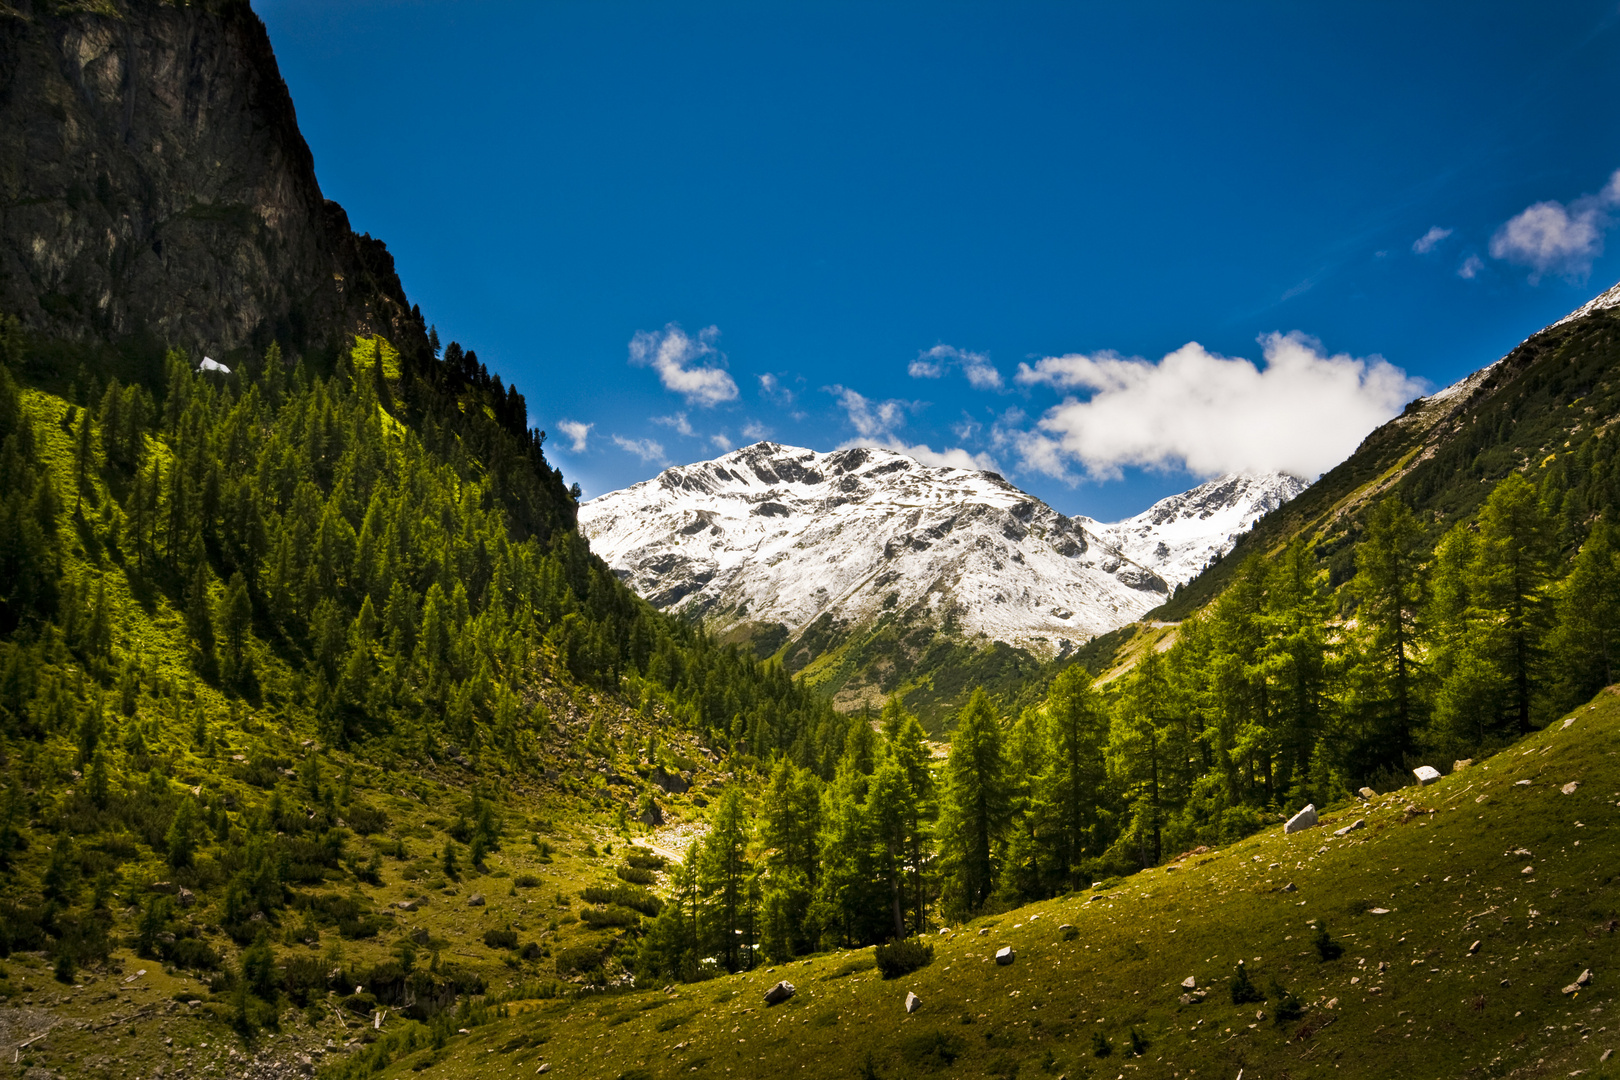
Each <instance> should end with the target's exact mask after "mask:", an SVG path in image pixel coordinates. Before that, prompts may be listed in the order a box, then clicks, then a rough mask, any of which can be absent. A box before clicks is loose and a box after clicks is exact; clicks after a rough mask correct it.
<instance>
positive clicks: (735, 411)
mask: <svg viewBox="0 0 1620 1080" xmlns="http://www.w3.org/2000/svg"><path fill="white" fill-rule="evenodd" d="M255 6H256V8H257V9H258V10H259V12H260V14H261V15H262V16H263V17H264V19H265V22H266V24H267V25H268V27H269V29H270V34H271V38H272V40H273V42H274V44H275V47H276V52H277V56H278V58H279V60H280V63H281V68H282V73H283V75H284V76H285V78H286V80H287V83H288V85H289V87H290V88H291V90H292V94H293V98H294V101H295V103H296V106H297V109H298V117H299V122H300V126H301V127H302V129H303V131H304V134H305V137H306V138H307V139H308V140H309V143H310V146H311V149H312V150H313V152H314V155H315V162H316V169H317V172H318V175H319V178H320V181H321V185H322V188H323V190H324V191H325V193H326V195H327V197H329V198H333V199H336V200H338V201H339V202H341V203H342V204H343V205H344V206H345V207H346V208H347V210H348V212H349V214H350V217H351V220H352V222H353V224H354V226H355V228H356V229H359V230H363V231H368V232H370V233H372V234H373V235H375V236H378V237H380V238H382V239H384V240H385V241H387V243H388V245H389V248H390V250H391V251H392V252H393V253H394V256H395V259H396V262H397V265H398V267H399V270H400V273H401V276H402V277H403V279H404V283H405V287H406V290H407V291H408V293H409V294H410V296H411V298H412V299H413V300H414V301H415V302H417V303H418V304H420V305H421V308H422V311H423V313H424V315H426V316H427V318H428V320H429V321H430V322H432V323H434V324H436V325H437V327H438V329H439V333H440V335H441V337H442V338H443V339H444V340H445V341H449V340H451V339H452V338H454V339H456V340H459V341H460V342H462V344H463V345H464V346H466V347H469V348H472V349H475V350H476V351H477V352H478V355H479V357H480V359H482V360H483V361H484V362H485V363H486V364H488V365H489V367H491V368H492V369H493V370H495V371H498V372H499V373H501V375H502V376H503V377H505V378H507V379H508V380H510V381H512V382H514V383H516V384H517V386H518V387H519V389H521V390H522V391H523V392H524V394H525V395H526V397H527V398H528V401H529V408H530V415H531V417H533V418H534V421H535V422H536V423H537V424H538V425H539V426H541V427H544V428H545V429H546V430H547V432H548V433H549V437H548V440H547V443H546V448H547V453H548V455H549V456H550V457H552V459H553V460H554V461H556V462H557V463H559V464H560V465H561V467H562V468H563V470H564V472H565V473H566V474H567V475H568V476H569V477H570V478H571V479H573V480H576V481H578V482H579V484H580V485H581V486H582V488H584V490H585V492H586V494H587V495H591V494H600V493H602V492H605V491H609V490H612V489H614V488H617V487H622V486H624V485H626V484H629V483H632V482H634V481H636V480H640V479H645V478H646V477H648V476H651V475H654V474H655V473H656V472H658V471H659V469H661V468H662V467H664V466H665V465H668V464H678V463H684V462H688V461H695V460H700V459H704V458H708V457H712V456H714V455H716V454H718V453H719V452H721V449H722V448H723V447H724V446H727V445H741V444H745V443H747V442H750V441H753V439H754V438H756V437H761V436H768V437H770V438H772V439H775V440H777V441H780V442H786V443H792V444H797V445H805V446H812V447H815V448H817V449H821V450H828V449H832V448H834V447H837V446H841V445H846V444H851V443H856V442H866V443H882V444H886V445H891V446H897V447H906V448H911V449H912V450H913V451H914V452H915V453H917V454H918V455H919V456H923V457H925V458H928V459H931V460H942V461H958V462H967V461H975V462H978V463H980V464H985V465H994V466H995V467H997V468H999V469H1001V471H1003V472H1004V473H1005V474H1006V475H1007V476H1008V477H1009V478H1010V479H1012V480H1013V481H1014V482H1016V483H1018V484H1019V485H1020V486H1022V487H1024V488H1026V489H1027V490H1029V491H1032V492H1034V493H1035V494H1037V495H1039V496H1041V497H1042V498H1044V499H1046V500H1047V501H1048V502H1050V503H1051V504H1052V505H1053V506H1055V507H1056V508H1058V509H1060V510H1063V511H1065V512H1068V513H1086V514H1090V515H1092V516H1095V517H1099V518H1102V519H1105V520H1107V519H1113V518H1118V517H1123V516H1126V515H1129V514H1132V513H1135V512H1137V511H1139V510H1141V509H1143V508H1144V507H1145V506H1146V505H1148V504H1149V503H1151V502H1152V501H1153V500H1154V499H1156V498H1159V497H1161V496H1163V495H1165V494H1169V493H1171V492H1174V491H1179V490H1181V489H1183V488H1185V487H1187V486H1189V485H1190V484H1192V483H1194V482H1196V480H1197V479H1198V478H1199V477H1201V476H1205V475H1210V474H1213V473H1217V472H1221V471H1225V470H1228V469H1237V468H1287V469H1290V470H1292V471H1296V472H1305V473H1310V472H1313V471H1319V470H1320V469H1322V468H1325V467H1326V466H1327V465H1330V464H1332V462H1334V461H1336V460H1338V459H1339V458H1341V457H1342V456H1343V455H1344V454H1345V453H1347V452H1348V451H1349V450H1350V449H1353V448H1354V446H1355V444H1356V443H1357V442H1358V441H1359V439H1360V437H1361V435H1362V434H1364V433H1365V432H1366V431H1367V430H1369V429H1370V428H1371V427H1372V426H1373V425H1374V424H1376V423H1377V422H1378V421H1379V420H1380V419H1382V418H1383V417H1384V416H1387V415H1389V414H1390V413H1391V412H1393V411H1398V410H1399V408H1400V406H1401V404H1403V403H1404V401H1405V400H1407V399H1409V398H1410V397H1412V396H1415V394H1416V393H1417V392H1419V390H1420V389H1421V388H1436V387H1438V386H1441V385H1444V384H1446V383H1448V382H1450V381H1452V380H1454V379H1456V378H1458V377H1460V376H1462V375H1464V374H1466V373H1467V372H1468V371H1471V370H1473V369H1475V368H1477V367H1480V366H1482V365H1483V364H1486V363H1489V362H1490V361H1492V360H1494V359H1496V358H1497V357H1498V356H1500V355H1501V354H1503V353H1504V352H1506V351H1507V350H1508V349H1510V348H1511V347H1512V346H1513V345H1514V344H1516V343H1517V342H1518V341H1520V340H1522V339H1523V338H1524V337H1525V336H1526V335H1527V334H1529V333H1530V332H1532V331H1533V330H1535V329H1537V328H1539V327H1540V326H1542V325H1544V324H1545V323H1547V322H1549V321H1551V320H1553V319H1555V318H1557V317H1559V316H1561V315H1562V314H1564V313H1565V312H1567V311H1568V310H1570V309H1572V308H1573V307H1575V306H1577V305H1579V304H1580V303H1582V302H1584V301H1585V300H1586V299H1588V298H1589V297H1590V296H1591V295H1593V294H1595V293H1596V292H1598V291H1601V290H1602V289H1604V288H1607V287H1608V286H1609V285H1612V284H1614V283H1615V281H1616V280H1617V279H1620V255H1617V254H1615V253H1614V252H1612V251H1605V249H1604V247H1603V241H1604V237H1605V235H1606V234H1607V233H1608V230H1609V228H1610V226H1611V223H1620V182H1613V183H1611V177H1612V176H1613V175H1614V174H1615V172H1616V170H1617V169H1620V63H1616V62H1615V58H1616V55H1617V48H1620V8H1617V4H1616V2H1615V0H1607V2H1605V3H1581V2H1575V3H1565V4H1536V5H1529V4H1479V3H1470V4H1410V3H1402V4H1374V3H1366V4H1341V5H1333V6H1329V5H1321V4H1309V5H1301V4H1283V3H1277V4H1258V3H1256V4H1220V5H1213V4H1204V5H1181V4H1140V5H1136V4H1133V5H1079V4H1070V3H1063V4H1044V3H1028V4H1016V3H996V4H990V3H984V4H969V3H928V4H902V3H893V4H871V3H858V4H857V3H850V4H844V3H835V2H818V3H814V4H796V3H790V2H773V3H769V4H759V3H737V4H730V3H702V4H681V3H659V4H653V3H619V2H614V0H591V2H588V3H587V2H555V3H529V2H524V3H494V2H490V3H481V2H475V0H456V2H428V0H417V2H403V0H389V2H382V0H346V2H344V3H341V4H333V3H330V2H328V0H258V3H256V5H255ZM1609 239H1611V240H1612V241H1614V243H1612V244H1611V245H1610V247H1611V248H1614V247H1620V236H1611V237H1609ZM1192 343H1196V344H1192ZM924 448H926V449H924Z"/></svg>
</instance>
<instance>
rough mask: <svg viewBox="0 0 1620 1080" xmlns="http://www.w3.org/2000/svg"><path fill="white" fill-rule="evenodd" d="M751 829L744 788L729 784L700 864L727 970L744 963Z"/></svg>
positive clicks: (714, 926)
mask: <svg viewBox="0 0 1620 1080" xmlns="http://www.w3.org/2000/svg"><path fill="white" fill-rule="evenodd" d="M749 832H750V828H749V818H748V813H747V808H746V807H745V806H744V805H743V797H742V792H741V791H740V790H739V789H738V788H737V787H735V786H730V787H727V788H726V790H725V793H724V794H723V795H721V796H720V802H719V804H718V806H717V807H716V810H715V815H714V819H713V821H712V822H711V823H710V826H709V833H708V835H707V836H706V837H704V841H703V859H702V861H701V862H700V863H699V864H698V874H699V883H700V886H701V888H702V890H703V893H704V895H705V896H706V897H707V898H708V904H709V908H710V910H711V911H712V912H713V915H712V916H711V919H710V923H711V929H712V932H713V933H714V934H715V935H716V936H717V937H718V943H719V946H720V950H719V955H720V959H721V963H722V964H724V965H725V968H726V970H727V971H737V970H739V969H740V968H741V966H742V945H743V944H744V943H743V942H740V941H739V940H738V938H739V937H741V936H742V935H741V934H740V933H739V932H740V931H741V930H743V928H744V922H745V921H746V919H747V916H748V911H747V906H748V895H747V892H748V880H749V878H750V876H751V873H750V872H751V869H752V868H751V866H750V864H749V859H748V846H749V840H750V836H749ZM748 944H752V943H751V942H750V943H748Z"/></svg>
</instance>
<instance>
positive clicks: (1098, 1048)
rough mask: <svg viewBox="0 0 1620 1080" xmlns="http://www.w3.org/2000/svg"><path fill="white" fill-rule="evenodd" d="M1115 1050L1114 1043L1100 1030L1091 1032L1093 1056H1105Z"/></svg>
mask: <svg viewBox="0 0 1620 1080" xmlns="http://www.w3.org/2000/svg"><path fill="white" fill-rule="evenodd" d="M1113 1052H1114V1044H1113V1043H1111V1042H1109V1041H1108V1036H1106V1035H1104V1034H1103V1033H1102V1032H1100V1031H1093V1032H1092V1033H1091V1056H1092V1057H1100V1058H1105V1057H1107V1056H1108V1055H1109V1054H1112V1053H1113Z"/></svg>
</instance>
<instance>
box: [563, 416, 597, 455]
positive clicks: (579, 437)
mask: <svg viewBox="0 0 1620 1080" xmlns="http://www.w3.org/2000/svg"><path fill="white" fill-rule="evenodd" d="M595 426H596V425H595V424H582V423H580V422H579V421H578V420H562V421H559V422H558V424H557V429H558V430H559V431H561V432H562V433H563V434H564V435H566V436H568V440H569V443H570V445H569V449H570V450H572V451H573V452H574V453H576V454H583V453H584V452H585V440H586V439H587V438H589V437H590V434H591V428H593V427H595Z"/></svg>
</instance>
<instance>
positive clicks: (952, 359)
mask: <svg viewBox="0 0 1620 1080" xmlns="http://www.w3.org/2000/svg"><path fill="white" fill-rule="evenodd" d="M952 366H959V367H960V368H961V369H962V374H963V375H965V376H967V381H968V382H969V384H971V385H972V386H973V388H974V389H975V390H999V389H1001V386H1002V382H1001V372H999V371H997V370H996V369H995V367H994V366H993V365H992V364H991V363H990V358H989V357H988V356H986V355H985V354H984V353H976V352H969V351H967V350H966V349H958V348H957V347H956V346H954V345H935V346H934V347H933V348H932V349H924V350H923V351H922V352H920V353H918V354H917V358H916V359H915V360H913V361H912V362H911V364H910V366H909V367H907V368H906V373H907V374H909V375H910V376H911V377H912V378H913V379H937V378H939V377H940V376H941V375H944V374H945V369H946V368H948V367H952Z"/></svg>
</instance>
